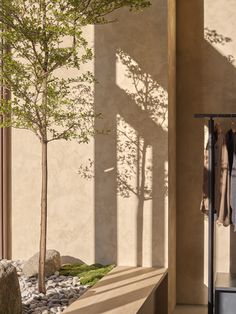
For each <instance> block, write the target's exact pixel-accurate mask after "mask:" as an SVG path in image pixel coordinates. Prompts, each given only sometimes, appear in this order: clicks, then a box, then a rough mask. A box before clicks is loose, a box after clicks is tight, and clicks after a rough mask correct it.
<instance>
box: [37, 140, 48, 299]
mask: <svg viewBox="0 0 236 314" xmlns="http://www.w3.org/2000/svg"><path fill="white" fill-rule="evenodd" d="M47 145H48V144H47V142H44V141H42V191H41V224H40V247H39V278H38V280H39V282H38V285H39V292H40V293H46V286H45V259H46V243H47V188H48V163H47Z"/></svg>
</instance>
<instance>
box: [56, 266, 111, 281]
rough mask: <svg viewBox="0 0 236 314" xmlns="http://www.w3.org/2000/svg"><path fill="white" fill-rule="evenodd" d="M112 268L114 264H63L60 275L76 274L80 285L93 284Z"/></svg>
mask: <svg viewBox="0 0 236 314" xmlns="http://www.w3.org/2000/svg"><path fill="white" fill-rule="evenodd" d="M113 268H114V265H106V266H104V265H101V264H92V265H87V264H74V265H64V266H62V268H61V269H60V275H64V276H78V277H79V278H80V283H81V284H82V285H89V286H93V285H95V283H97V282H98V281H99V280H100V279H101V278H102V277H104V276H105V275H106V274H107V273H109V271H111V270H112V269H113Z"/></svg>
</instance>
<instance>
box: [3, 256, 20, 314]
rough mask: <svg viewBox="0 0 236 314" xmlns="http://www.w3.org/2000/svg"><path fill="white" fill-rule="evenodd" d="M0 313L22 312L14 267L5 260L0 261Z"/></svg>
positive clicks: (14, 313) (18, 313)
mask: <svg viewBox="0 0 236 314" xmlns="http://www.w3.org/2000/svg"><path fill="white" fill-rule="evenodd" d="M0 314H22V303H21V292H20V285H19V281H18V277H17V273H16V268H15V267H14V266H13V265H12V264H11V263H9V262H6V261H1V262H0Z"/></svg>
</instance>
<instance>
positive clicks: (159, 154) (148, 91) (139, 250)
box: [80, 0, 168, 266]
mask: <svg viewBox="0 0 236 314" xmlns="http://www.w3.org/2000/svg"><path fill="white" fill-rule="evenodd" d="M165 2H166V1H164V0H156V1H153V5H152V7H151V8H150V9H147V10H145V11H144V12H142V13H140V14H130V12H128V11H126V10H121V11H120V12H119V17H118V18H119V22H118V23H112V24H110V25H105V26H96V28H95V77H96V78H97V80H98V82H99V83H98V84H96V86H95V110H96V112H101V113H102V117H103V118H102V119H97V120H96V122H95V123H96V125H95V128H96V130H104V129H105V130H109V135H102V134H98V135H96V137H95V151H94V164H93V161H90V167H91V166H92V168H93V167H94V172H93V173H92V175H91V173H90V174H89V175H88V177H90V178H91V176H94V178H95V217H94V227H95V236H94V238H95V260H96V262H100V263H115V264H116V263H122V264H126V265H128V264H129V265H140V266H141V265H143V263H144V259H145V258H146V255H147V254H148V255H149V256H148V259H149V264H150V266H164V264H165V262H166V260H165V255H166V249H165V232H166V230H165V215H166V213H165V210H166V204H165V197H166V193H167V191H166V190H167V182H166V181H167V176H166V162H167V150H168V149H167V126H166V123H167V94H166V91H165V89H166V86H167V42H166V41H167V30H166V12H167V9H166V3H165ZM163 25H164V26H163ZM122 69H123V70H124V71H123V72H122ZM124 72H125V74H124ZM157 82H158V83H157ZM86 167H87V170H88V169H89V167H88V166H86ZM86 167H85V168H86ZM85 168H84V167H82V169H80V172H81V174H84V169H85ZM147 204H148V205H147ZM144 218H146V221H147V219H149V218H150V221H149V230H147V227H145V228H144ZM144 230H145V231H144ZM147 231H148V233H149V238H148V239H146V240H145V241H146V244H144V237H145V236H146V234H147ZM118 233H119V234H118ZM145 246H146V248H145ZM144 248H145V251H144Z"/></svg>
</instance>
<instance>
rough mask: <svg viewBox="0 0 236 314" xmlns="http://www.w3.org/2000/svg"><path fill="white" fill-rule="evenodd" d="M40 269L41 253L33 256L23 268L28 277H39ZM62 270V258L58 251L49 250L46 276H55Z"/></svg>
mask: <svg viewBox="0 0 236 314" xmlns="http://www.w3.org/2000/svg"><path fill="white" fill-rule="evenodd" d="M38 268H39V253H36V254H35V255H34V256H32V257H31V258H30V259H29V260H28V261H27V262H25V264H24V266H23V273H24V274H25V275H26V276H27V277H32V276H37V275H38ZM60 268H61V256H60V253H59V252H57V251H56V250H47V252H46V262H45V274H46V276H51V275H53V274H54V273H55V272H56V271H57V270H59V269H60Z"/></svg>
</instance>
